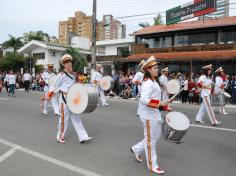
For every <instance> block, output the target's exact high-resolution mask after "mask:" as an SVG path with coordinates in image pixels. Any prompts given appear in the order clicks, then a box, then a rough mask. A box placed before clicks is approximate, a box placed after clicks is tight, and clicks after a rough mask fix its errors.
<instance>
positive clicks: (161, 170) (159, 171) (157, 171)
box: [152, 167, 165, 175]
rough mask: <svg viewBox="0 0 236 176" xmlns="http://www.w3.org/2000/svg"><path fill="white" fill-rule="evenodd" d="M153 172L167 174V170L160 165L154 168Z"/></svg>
mask: <svg viewBox="0 0 236 176" xmlns="http://www.w3.org/2000/svg"><path fill="white" fill-rule="evenodd" d="M152 172H154V173H156V174H159V175H162V174H165V171H164V170H163V169H161V168H160V167H158V168H156V169H155V170H152Z"/></svg>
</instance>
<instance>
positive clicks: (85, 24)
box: [59, 11, 92, 45]
mask: <svg viewBox="0 0 236 176" xmlns="http://www.w3.org/2000/svg"><path fill="white" fill-rule="evenodd" d="M75 36H79V37H85V38H89V39H90V41H92V17H91V16H87V15H86V14H85V13H83V12H81V11H77V12H75V16H74V17H69V18H68V20H67V21H60V22H59V43H60V44H63V45H70V41H71V38H72V37H75Z"/></svg>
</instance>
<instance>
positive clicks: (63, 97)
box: [60, 70, 75, 104]
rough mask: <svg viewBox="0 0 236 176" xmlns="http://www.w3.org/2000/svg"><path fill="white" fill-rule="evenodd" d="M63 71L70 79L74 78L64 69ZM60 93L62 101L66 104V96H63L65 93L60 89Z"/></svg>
mask: <svg viewBox="0 0 236 176" xmlns="http://www.w3.org/2000/svg"><path fill="white" fill-rule="evenodd" d="M62 72H63V73H65V75H66V76H68V77H69V78H70V79H72V80H75V79H74V78H73V77H71V76H70V75H69V74H68V73H67V72H66V71H64V70H63V71H62ZM60 93H61V95H62V100H63V101H64V103H65V104H66V98H65V96H64V94H66V93H65V92H62V91H61V90H60Z"/></svg>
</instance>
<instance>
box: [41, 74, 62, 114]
mask: <svg viewBox="0 0 236 176" xmlns="http://www.w3.org/2000/svg"><path fill="white" fill-rule="evenodd" d="M54 75H55V74H54V73H53V72H49V71H45V72H43V75H42V79H43V80H44V81H45V86H44V89H43V90H44V97H47V95H48V91H49V85H48V83H49V79H50V78H51V77H53V76H54ZM47 103H48V101H47V100H46V98H45V99H44V101H43V104H42V109H43V110H45V111H46V112H47ZM51 103H52V106H53V110H54V114H58V115H59V114H60V112H59V105H58V98H57V96H53V97H52V98H51Z"/></svg>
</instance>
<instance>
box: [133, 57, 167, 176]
mask: <svg viewBox="0 0 236 176" xmlns="http://www.w3.org/2000/svg"><path fill="white" fill-rule="evenodd" d="M157 64H158V63H157V61H156V59H155V58H154V57H153V56H152V57H150V58H149V59H148V60H147V61H146V62H145V63H144V64H143V65H142V67H141V69H142V70H143V71H144V81H143V83H142V90H141V97H140V103H141V105H140V120H141V121H142V124H143V128H144V139H143V140H142V141H140V142H139V143H137V144H136V145H134V146H132V147H131V152H132V153H133V154H134V157H135V159H136V160H137V161H139V162H142V161H143V158H142V154H143V153H144V152H145V155H146V161H147V167H148V169H149V170H150V171H152V172H154V173H157V174H164V173H165V171H164V170H163V169H161V167H160V166H159V165H158V162H157V161H158V160H157V153H156V151H157V148H156V144H157V142H158V141H159V138H160V136H161V127H162V122H161V113H160V108H162V109H164V110H166V109H168V103H169V102H168V100H163V101H161V88H160V85H159V84H158V82H157V76H158V65H157Z"/></svg>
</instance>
